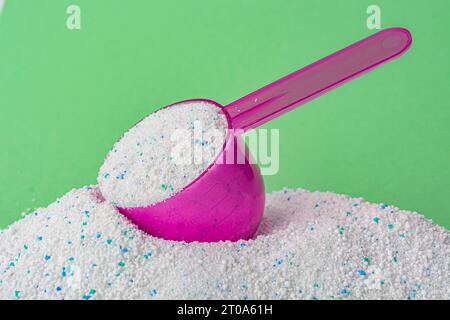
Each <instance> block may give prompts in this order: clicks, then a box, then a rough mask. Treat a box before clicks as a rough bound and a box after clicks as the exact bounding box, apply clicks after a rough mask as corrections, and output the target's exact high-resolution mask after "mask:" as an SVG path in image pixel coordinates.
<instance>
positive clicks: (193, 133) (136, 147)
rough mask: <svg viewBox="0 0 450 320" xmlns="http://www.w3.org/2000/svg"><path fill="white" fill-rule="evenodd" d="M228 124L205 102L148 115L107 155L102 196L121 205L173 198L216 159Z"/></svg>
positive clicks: (101, 178)
mask: <svg viewBox="0 0 450 320" xmlns="http://www.w3.org/2000/svg"><path fill="white" fill-rule="evenodd" d="M227 125H228V123H227V119H226V117H225V115H224V114H223V113H222V112H221V111H220V109H219V108H218V107H217V106H216V105H214V104H212V103H208V102H205V101H195V102H182V103H178V104H175V105H173V106H171V107H168V108H163V109H160V110H158V111H157V112H155V113H152V114H150V115H149V116H147V117H146V118H144V119H143V120H142V121H141V122H139V123H138V124H137V125H135V126H134V127H133V128H131V129H130V130H129V131H128V132H126V133H125V134H124V135H123V137H122V138H121V139H120V140H119V141H118V142H117V143H116V144H114V146H113V148H112V150H111V151H110V152H109V154H108V156H107V157H106V160H105V162H104V163H103V165H102V167H101V168H100V171H99V176H98V178H97V180H98V184H99V188H100V190H101V191H102V195H103V196H104V197H105V199H106V200H108V201H109V202H111V203H113V204H115V205H117V206H119V207H145V206H147V205H150V204H154V203H158V202H160V201H163V200H165V199H167V198H170V197H171V196H173V195H175V194H176V193H178V192H179V191H181V190H182V189H183V188H184V187H186V186H187V185H189V184H190V183H191V182H192V181H194V180H195V179H196V178H197V177H199V176H200V175H201V174H202V173H203V172H204V171H205V170H206V169H207V168H208V167H209V166H210V165H211V164H212V163H213V162H214V160H215V159H216V157H217V156H218V154H219V153H220V152H221V151H222V147H223V145H224V142H225V136H226V131H227ZM191 142H192V143H191Z"/></svg>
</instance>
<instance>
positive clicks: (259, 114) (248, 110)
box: [118, 28, 411, 242]
mask: <svg viewBox="0 0 450 320" xmlns="http://www.w3.org/2000/svg"><path fill="white" fill-rule="evenodd" d="M410 45H411V35H410V33H409V32H408V31H407V30H406V29H402V28H392V29H387V30H384V31H381V32H378V33H376V34H374V35H372V36H370V37H368V38H366V39H363V40H361V41H359V42H357V43H355V44H353V45H351V46H349V47H347V48H345V49H343V50H340V51H338V52H336V53H334V54H332V55H330V56H328V57H326V58H324V59H322V60H319V61H318V62H316V63H313V64H311V65H309V66H307V67H305V68H303V69H300V70H298V71H296V72H294V73H292V74H289V75H288V76H285V77H284V78H282V79H280V80H278V81H275V82H274V83H271V84H269V85H267V86H265V87H263V88H261V89H259V90H257V91H255V92H253V93H251V94H249V95H247V96H245V97H243V98H241V99H239V100H236V101H235V102H233V103H231V104H229V105H227V106H226V107H222V106H221V105H219V104H218V103H215V102H213V101H210V100H204V99H198V100H199V101H202V100H203V101H208V102H210V103H214V104H216V105H217V107H218V108H221V110H222V111H223V112H224V114H225V115H226V116H227V119H228V126H229V128H230V129H241V130H244V131H246V130H249V129H252V128H256V127H258V126H260V125H262V124H264V123H266V122H267V121H270V120H271V119H274V118H276V117H278V116H280V115H282V114H284V113H286V112H288V111H290V110H292V109H294V108H296V107H298V106H300V105H303V104H305V103H306V102H308V101H311V100H312V99H314V98H316V97H318V96H320V95H322V94H324V93H326V92H328V91H330V90H332V89H334V88H336V87H338V86H340V85H342V84H344V83H346V82H348V81H350V80H352V79H354V78H356V77H358V76H361V75H363V74H364V73H366V72H368V71H370V70H373V69H374V68H376V67H378V66H380V65H382V64H384V63H386V62H388V61H390V60H392V59H394V58H396V57H398V56H400V55H401V54H402V53H404V52H405V51H406V50H407V49H408V48H409V47H410ZM189 101H195V100H189ZM183 102H184V101H183ZM168 107H170V106H168ZM240 132H242V131H240ZM238 140H240V137H239V136H238V135H237V134H233V133H229V134H228V135H227V138H226V141H225V143H224V146H223V150H222V153H221V154H220V155H219V159H222V158H223V157H224V155H226V154H228V153H229V152H231V151H234V152H235V157H236V156H237V155H236V154H239V157H241V156H244V157H245V159H246V161H245V163H242V164H239V163H236V162H233V163H232V164H228V163H227V164H222V163H223V161H222V163H214V164H212V165H211V166H210V167H209V168H208V169H207V170H206V171H205V172H204V173H203V174H202V175H200V176H199V177H198V178H197V179H196V180H195V181H193V182H192V183H191V184H190V185H188V186H187V187H185V188H184V189H183V190H181V191H180V192H179V193H177V194H176V195H174V196H173V197H171V198H169V199H167V200H164V201H162V202H160V203H157V204H154V205H151V206H148V207H143V208H118V209H119V211H120V212H121V213H123V214H124V215H125V216H127V217H128V218H129V219H130V220H131V221H133V222H134V223H136V224H137V225H138V226H139V227H140V228H141V229H143V230H144V231H146V232H148V233H149V234H151V235H154V236H157V237H161V238H163V239H170V240H179V241H187V242H191V241H202V242H214V241H221V240H231V241H236V240H239V239H249V238H251V237H252V236H253V235H254V233H255V231H256V230H257V228H258V225H259V223H260V221H261V218H262V215H263V212H264V200H265V193H264V183H263V179H262V177H261V174H260V171H259V168H258V166H257V165H255V164H251V163H249V161H248V159H249V157H251V155H249V153H248V150H247V149H246V147H245V145H244V146H243V147H237V146H239V145H242V144H237V143H235V142H236V141H238Z"/></svg>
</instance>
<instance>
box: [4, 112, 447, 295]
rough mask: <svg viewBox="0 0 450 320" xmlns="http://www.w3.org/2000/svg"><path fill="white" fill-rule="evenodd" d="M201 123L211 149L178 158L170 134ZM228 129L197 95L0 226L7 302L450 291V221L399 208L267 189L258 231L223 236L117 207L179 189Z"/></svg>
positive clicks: (147, 121)
mask: <svg viewBox="0 0 450 320" xmlns="http://www.w3.org/2000/svg"><path fill="white" fill-rule="evenodd" d="M160 120H162V121H160ZM198 122H202V123H203V128H202V132H204V133H205V136H204V137H203V139H202V140H201V141H198V145H199V146H201V148H202V150H203V151H204V152H205V154H207V155H209V156H207V157H206V158H207V160H206V161H204V162H202V163H198V164H196V165H193V166H190V167H189V166H188V167H181V166H179V164H178V162H176V161H171V160H173V159H171V156H170V154H169V149H170V148H168V147H167V145H166V144H168V142H167V141H168V139H169V136H170V131H171V130H173V129H174V128H176V127H177V128H191V129H194V127H195V125H196V123H197V124H198ZM225 128H226V120H225V119H224V117H223V116H222V115H221V114H220V113H219V112H218V110H217V109H216V108H215V106H212V105H209V104H207V103H190V104H186V105H184V106H182V107H179V108H178V107H177V108H173V110H171V109H163V110H161V111H158V112H157V113H154V114H152V115H150V116H149V117H147V118H146V119H144V120H143V121H142V122H140V123H139V124H138V126H137V127H134V128H133V129H131V130H130V131H128V132H127V134H125V135H124V137H123V138H122V139H121V140H120V141H119V142H118V143H116V144H115V145H114V147H113V149H112V150H111V152H110V154H109V155H108V157H107V160H106V161H105V164H104V165H103V166H102V168H101V169H100V172H99V178H98V183H99V187H97V186H86V187H83V188H80V189H74V190H72V191H70V192H69V193H67V194H66V195H64V196H63V197H61V198H59V199H57V200H56V201H55V202H54V203H52V204H50V205H49V206H48V207H47V208H42V209H38V210H36V211H34V212H32V213H29V214H28V215H26V216H25V217H24V218H23V219H22V220H20V221H18V222H16V223H14V224H12V225H11V226H10V227H9V228H7V229H5V230H2V231H1V233H0V299H84V300H90V299H449V298H450V272H449V271H450V270H449V267H450V266H449V265H450V232H449V230H447V229H445V228H443V227H440V226H438V225H436V224H434V223H433V222H432V221H430V220H427V219H425V218H424V217H423V216H421V215H420V214H417V213H414V212H408V211H402V210H400V209H397V208H395V207H393V206H388V205H384V204H371V203H367V202H365V201H364V200H363V199H361V198H351V197H349V196H344V195H338V194H335V193H330V192H309V191H306V190H303V189H296V190H290V189H284V190H281V191H278V192H274V193H271V194H268V195H267V200H266V208H265V214H264V218H263V221H262V223H261V225H260V228H259V230H258V231H257V234H256V235H255V236H254V238H253V239H251V240H248V241H237V242H229V241H227V242H216V243H197V242H193V243H184V242H176V241H167V240H162V239H158V238H155V237H152V236H149V235H147V234H145V233H144V232H142V231H141V230H139V229H138V228H137V227H136V226H135V225H134V224H132V223H131V222H130V221H128V220H127V219H126V218H125V217H124V216H123V215H121V214H120V213H119V212H118V211H117V209H116V207H115V206H114V205H142V204H144V203H156V202H158V201H161V200H163V199H167V198H168V197H170V196H171V195H173V194H175V193H176V192H178V191H179V190H181V189H182V188H183V187H184V186H185V185H187V184H188V183H190V182H191V181H192V180H194V179H195V178H196V177H197V176H198V174H199V173H201V172H202V171H203V170H205V169H206V168H207V167H208V166H209V165H210V164H211V162H212V161H213V159H214V158H215V156H216V155H217V152H219V151H220V148H221V147H222V144H223V137H224V136H222V137H220V135H219V137H217V134H210V135H208V132H212V131H216V130H218V131H222V132H223V131H225ZM196 143H197V142H196ZM158 168H159V169H162V172H160V171H155V170H157V169H158ZM149 173H150V174H149ZM100 189H101V190H102V192H101V193H100ZM105 199H108V200H105Z"/></svg>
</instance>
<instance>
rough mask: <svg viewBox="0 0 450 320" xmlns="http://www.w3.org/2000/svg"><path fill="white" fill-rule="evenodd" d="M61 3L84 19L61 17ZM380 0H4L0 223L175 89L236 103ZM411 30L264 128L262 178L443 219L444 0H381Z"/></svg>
mask: <svg viewBox="0 0 450 320" xmlns="http://www.w3.org/2000/svg"><path fill="white" fill-rule="evenodd" d="M69 4H77V5H79V6H80V8H81V26H82V29H81V30H68V29H67V28H66V19H67V16H68V15H67V13H66V8H67V7H68V5H69ZM370 4H373V1H364V0H343V1H331V0H329V1H311V0H309V1H301V0H293V1H286V0H284V1H275V0H271V1H267V0H265V1H261V0H241V1H237V0H223V1H218V0H214V1H212V0H184V1H181V0H179V1H167V0H165V1H144V0H139V1H138V0H127V1H119V0H70V1H65V0H58V1H55V0H40V1H34V0H13V1H11V0H9V1H8V0H7V1H6V4H5V7H4V10H3V14H2V16H1V17H0V120H1V126H0V146H1V157H0V168H1V171H0V177H1V183H0V227H5V226H7V225H8V224H9V223H11V222H12V221H14V220H16V219H18V218H19V217H20V212H22V211H24V210H26V209H27V208H31V209H32V208H35V207H38V206H46V205H48V204H49V203H51V202H53V200H54V199H55V198H56V197H57V196H60V195H62V194H64V193H65V192H67V191H68V190H70V189H71V188H73V187H80V186H83V185H86V184H91V183H95V179H96V175H97V170H98V168H99V166H100V164H101V163H102V160H103V157H104V156H105V154H106V153H107V151H108V150H109V148H110V147H111V145H112V143H113V142H114V141H115V140H116V139H117V138H119V137H120V135H121V134H122V133H123V132H124V131H125V130H126V129H127V128H129V127H130V126H131V125H133V124H134V123H135V122H136V121H138V120H139V119H140V118H142V117H143V116H145V115H147V114H148V113H150V112H151V111H153V110H155V109H157V108H159V107H162V106H164V105H167V104H170V103H172V102H176V101H179V100H183V99H189V98H199V97H205V98H210V99H213V100H216V101H218V102H220V103H222V104H226V103H229V102H231V101H233V100H235V99H237V98H239V97H241V96H242V95H244V94H246V93H249V92H251V91H253V90H254V89H257V88H259V87H261V86H263V85H265V84H267V83H269V82H271V81H273V80H275V79H277V78H279V77H281V76H283V75H285V74H287V73H289V72H292V71H295V70H296V69H299V68H300V67H302V66H305V65H307V64H309V63H311V62H313V61H315V60H317V59H319V58H321V57H323V56H325V55H327V54H330V53H332V52H333V51H336V50H338V49H340V48H342V47H344V46H346V45H348V44H350V43H352V42H355V41H357V40H359V39H360V38H363V37H365V36H368V35H370V34H371V33H373V32H374V31H371V30H368V29H367V27H366V19H367V17H368V15H367V14H366V9H367V7H368V5H370ZM375 4H377V5H379V6H380V7H381V10H382V26H383V27H384V28H386V27H391V26H403V27H407V28H409V29H410V30H411V32H412V34H413V37H414V43H413V46H412V49H411V50H410V51H409V52H408V53H407V54H406V55H405V56H403V57H402V58H401V59H399V60H396V61H394V62H392V63H390V64H388V65H385V66H383V67H382V68H381V69H379V70H376V71H375V72H372V73H369V74H368V75H366V76H364V77H362V78H359V79H357V80H356V81H354V82H352V83H350V84H347V85H346V86H344V87H341V88H339V89H338V90H336V91H333V92H331V93H329V94H328V95H326V96H323V97H321V98H319V99H318V100H315V101H313V102H311V103H310V104H308V105H307V106H304V107H302V108H299V109H297V110H295V111H292V112H291V113H289V114H288V115H285V116H283V117H281V118H279V119H277V120H275V121H273V122H272V123H270V124H269V125H266V128H279V129H280V148H281V155H280V171H279V173H278V174H277V175H275V176H268V177H265V181H266V185H267V189H268V190H276V189H280V188H282V187H292V188H294V187H303V188H308V189H312V190H322V191H335V192H339V193H346V194H349V195H352V196H358V197H359V196H362V197H364V198H365V199H367V200H369V201H372V202H383V203H387V204H393V205H396V206H399V207H401V208H402V209H409V210H415V211H419V212H421V213H423V214H425V215H426V216H427V217H429V218H432V219H433V220H434V221H436V222H437V223H439V224H441V225H444V226H446V227H450V215H449V214H450V199H449V197H450V192H449V191H450V166H449V162H450V161H449V159H450V125H449V124H450V105H449V101H450V58H449V57H450V42H449V41H448V39H449V30H450V1H448V0H432V1H408V0H395V1H394V0H389V1H387V0H377V1H376V3H375Z"/></svg>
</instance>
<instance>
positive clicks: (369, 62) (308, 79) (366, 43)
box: [225, 28, 412, 131]
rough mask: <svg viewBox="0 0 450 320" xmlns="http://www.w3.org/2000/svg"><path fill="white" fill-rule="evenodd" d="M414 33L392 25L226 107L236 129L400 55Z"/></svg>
mask: <svg viewBox="0 0 450 320" xmlns="http://www.w3.org/2000/svg"><path fill="white" fill-rule="evenodd" d="M411 42H412V38H411V34H410V32H409V31H408V30H406V29H403V28H390V29H386V30H383V31H380V32H377V33H376V34H374V35H372V36H370V37H367V38H365V39H363V40H361V41H359V42H356V43H354V44H352V45H350V46H348V47H346V48H344V49H342V50H340V51H338V52H336V53H333V54H332V55H330V56H328V57H325V58H323V59H321V60H319V61H317V62H315V63H313V64H311V65H309V66H306V67H304V68H302V69H300V70H297V71H295V72H293V73H291V74H289V75H287V76H285V77H283V78H281V79H279V80H277V81H275V82H273V83H271V84H269V85H267V86H265V87H263V88H261V89H259V90H257V91H255V92H252V93H250V94H248V95H246V96H244V97H242V98H240V99H238V100H236V101H234V102H232V103H230V104H229V105H227V106H225V110H226V112H227V113H228V114H229V115H230V117H231V121H232V126H233V128H234V129H241V130H243V131H247V130H250V129H253V128H256V127H258V126H260V125H262V124H264V123H266V122H268V121H270V120H272V119H274V118H276V117H278V116H280V115H282V114H284V113H286V112H288V111H290V110H292V109H294V108H296V107H298V106H301V105H303V104H305V103H307V102H309V101H311V100H313V99H315V98H317V97H319V96H321V95H323V94H325V93H326V92H328V91H330V90H332V89H334V88H337V87H339V86H340V85H343V84H344V83H346V82H348V81H350V80H352V79H355V78H357V77H359V76H361V75H363V74H364V73H366V72H369V71H371V70H373V69H375V68H376V67H378V66H380V65H382V64H384V63H386V62H388V61H391V60H393V59H395V58H396V57H399V56H400V55H402V54H403V53H404V52H406V51H407V50H408V48H409V47H410V45H411Z"/></svg>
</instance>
